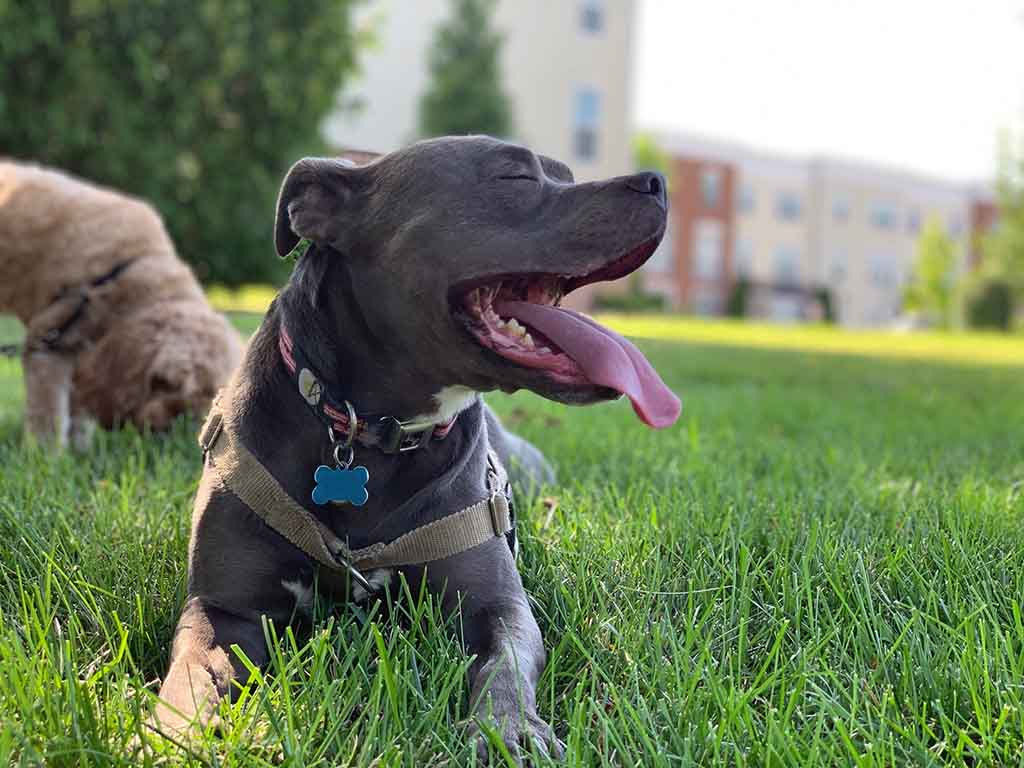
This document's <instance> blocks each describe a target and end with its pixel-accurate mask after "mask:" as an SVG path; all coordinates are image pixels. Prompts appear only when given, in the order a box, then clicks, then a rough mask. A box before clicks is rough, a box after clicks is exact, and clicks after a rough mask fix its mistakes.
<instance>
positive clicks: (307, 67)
mask: <svg viewBox="0 0 1024 768" xmlns="http://www.w3.org/2000/svg"><path fill="white" fill-rule="evenodd" d="M354 2H355V0H298V1H297V2H293V3H269V2H251V0H146V2H138V1H137V0H17V1H16V2H13V3H12V2H3V1H2V0H0V78H2V80H0V154H5V155H10V156H14V157H19V158H23V159H31V160H36V161H38V162H42V163H46V164H50V165H54V166H57V167H60V168H63V169H66V170H68V171H71V172H73V173H76V174H78V175H81V176H83V177H85V178H87V179H90V180H94V181H97V182H100V183H103V184H109V185H111V186H114V187H117V188H119V189H122V190H125V191H127V192H130V193H132V194H136V195H139V196H141V197H144V198H146V199H148V200H149V201H150V202H152V203H153V204H154V205H155V206H156V208H157V209H159V211H160V212H161V213H162V214H163V216H164V217H165V219H166V221H167V225H168V228H169V230H170V232H171V235H172V237H173V238H174V240H175V243H176V244H177V246H178V248H179V250H180V252H181V254H182V256H183V257H184V258H185V259H186V260H188V261H190V262H191V263H192V264H193V265H195V267H196V271H197V274H198V275H199V276H200V278H202V279H204V280H216V281H223V282H226V283H230V284H236V283H239V282H243V281H244V282H251V281H262V280H270V279H274V278H278V277H281V276H282V275H283V274H284V270H283V268H282V267H281V265H279V264H278V260H277V259H276V258H275V257H274V251H273V246H272V245H271V232H272V228H273V227H272V225H273V216H274V200H275V195H276V192H277V186H278V184H279V183H280V181H281V177H282V176H283V174H284V172H285V170H286V169H287V167H288V165H289V164H290V163H291V162H292V161H293V160H295V159H296V158H297V157H298V156H299V155H300V154H303V153H307V152H315V151H318V150H321V151H322V148H323V147H322V144H321V139H320V136H319V126H320V122H321V119H322V118H323V117H324V115H325V114H326V113H327V112H328V111H329V110H330V109H331V107H332V106H333V105H334V104H335V99H336V98H337V96H338V93H339V89H340V87H341V85H342V83H343V81H344V80H345V78H346V77H347V76H348V75H349V74H350V73H351V72H352V71H353V68H354V51H355V39H354V34H353V31H352V27H351V25H350V21H349V11H350V7H351V6H352V5H353V4H354Z"/></svg>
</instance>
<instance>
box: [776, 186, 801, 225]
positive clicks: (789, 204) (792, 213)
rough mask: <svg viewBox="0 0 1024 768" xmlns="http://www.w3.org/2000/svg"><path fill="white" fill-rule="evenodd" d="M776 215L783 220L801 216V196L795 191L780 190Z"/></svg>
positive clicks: (794, 219)
mask: <svg viewBox="0 0 1024 768" xmlns="http://www.w3.org/2000/svg"><path fill="white" fill-rule="evenodd" d="M775 215H776V216H778V217H779V218H780V219H782V220H783V221H796V220H797V219H799V218H800V198H799V196H797V195H796V194H795V193H793V192H780V193H779V196H778V197H777V198H776V200H775Z"/></svg>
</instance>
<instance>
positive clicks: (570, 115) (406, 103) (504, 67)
mask: <svg viewBox="0 0 1024 768" xmlns="http://www.w3.org/2000/svg"><path fill="white" fill-rule="evenodd" d="M452 6H453V3H452V2H451V0H416V2H414V3H413V2H408V1H407V0H370V1H369V2H366V3H364V4H362V5H361V6H360V10H359V17H358V20H357V21H358V23H359V24H361V25H363V26H368V27H369V29H370V30H371V31H372V35H373V37H374V38H375V43H374V44H373V45H371V46H370V47H368V48H367V49H366V50H364V51H363V52H362V55H361V57H360V69H361V71H362V76H361V77H360V78H359V79H358V80H357V81H355V82H353V83H352V84H351V87H350V88H349V91H348V92H347V94H346V100H347V103H348V107H346V108H344V109H340V110H339V111H337V112H336V113H335V114H333V115H332V116H330V117H329V118H328V119H327V121H326V122H325V124H324V133H325V135H326V137H327V139H328V141H329V142H330V143H331V144H333V145H334V146H336V147H346V148H351V147H357V148H360V149H365V150H369V151H374V152H388V151H391V150H393V149H397V148H398V147H401V146H403V145H405V144H408V143H410V142H412V141H415V140H416V139H417V138H418V136H417V126H418V123H419V113H418V110H419V102H420V97H421V96H422V94H423V93H424V91H425V90H426V88H427V86H428V84H429V72H428V68H427V55H428V51H429V49H430V46H431V44H432V42H433V37H434V30H435V29H436V27H437V25H438V24H440V23H441V22H443V21H444V20H445V19H446V18H447V17H448V14H449V13H450V12H451V8H452ZM494 23H495V27H496V28H497V29H498V31H499V32H501V33H503V34H504V37H505V41H504V45H503V47H502V59H501V72H502V76H503V78H504V86H505V92H506V94H507V95H508V97H509V100H510V101H511V103H512V113H513V122H514V128H513V135H512V136H511V137H509V138H511V139H513V140H516V141H519V142H522V143H523V144H525V145H527V146H529V147H530V148H531V149H534V150H536V151H538V152H542V153H544V154H547V155H550V156H552V157H555V158H558V159H559V160H562V161H564V162H566V163H568V164H569V166H570V167H572V169H573V171H574V173H575V174H576V177H577V178H578V179H580V180H590V179H596V178H604V177H609V176H619V175H622V174H625V173H629V172H630V171H631V169H632V149H631V139H632V136H631V130H632V126H631V119H630V116H631V109H632V94H631V80H632V69H633V55H632V52H633V27H634V0H559V2H550V0H499V2H498V3H497V6H496V9H495V18H494Z"/></svg>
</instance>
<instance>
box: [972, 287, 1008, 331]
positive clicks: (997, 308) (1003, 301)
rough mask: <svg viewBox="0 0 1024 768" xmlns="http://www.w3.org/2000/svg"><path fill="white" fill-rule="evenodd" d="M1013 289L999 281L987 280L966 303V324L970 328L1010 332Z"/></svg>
mask: <svg viewBox="0 0 1024 768" xmlns="http://www.w3.org/2000/svg"><path fill="white" fill-rule="evenodd" d="M1012 322H1013V289H1012V288H1011V287H1010V285H1009V284H1008V283H1006V282H1003V281H1001V280H989V281H987V282H985V283H984V284H983V285H982V286H981V289H980V290H979V291H978V292H977V293H976V294H975V295H974V296H972V297H970V298H969V299H968V301H967V324H968V325H970V326H971V327H972V328H994V329H996V330H1000V331H1008V330H1010V325H1011V323H1012Z"/></svg>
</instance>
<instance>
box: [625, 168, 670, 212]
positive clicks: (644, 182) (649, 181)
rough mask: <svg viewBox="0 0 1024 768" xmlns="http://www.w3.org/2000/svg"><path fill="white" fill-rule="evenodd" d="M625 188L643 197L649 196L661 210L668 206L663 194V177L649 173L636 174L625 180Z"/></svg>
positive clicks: (664, 185)
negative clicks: (656, 202)
mask: <svg viewBox="0 0 1024 768" xmlns="http://www.w3.org/2000/svg"><path fill="white" fill-rule="evenodd" d="M626 186H628V187H629V188H630V189H632V190H635V191H637V192H639V193H641V194H644V195H651V196H652V197H653V198H654V199H656V200H657V201H658V205H660V206H661V207H662V208H665V207H667V206H668V200H667V198H666V194H665V187H666V184H665V177H664V176H662V175H661V174H660V173H652V172H650V171H647V172H644V173H637V174H634V175H633V176H630V177H629V178H628V179H627V180H626Z"/></svg>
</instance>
